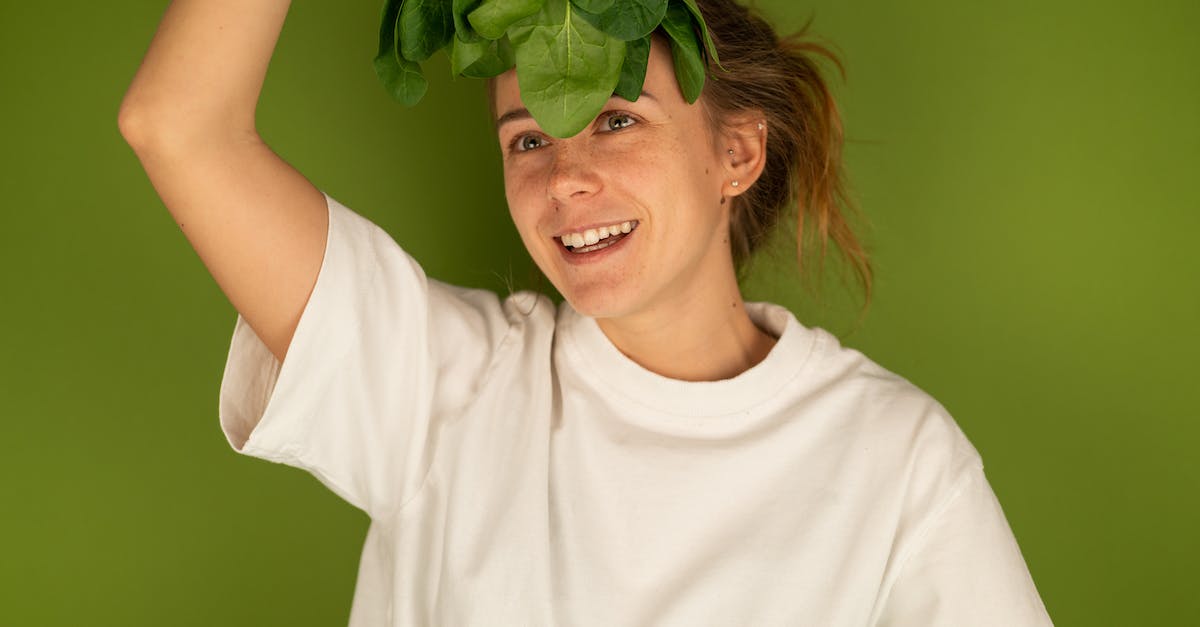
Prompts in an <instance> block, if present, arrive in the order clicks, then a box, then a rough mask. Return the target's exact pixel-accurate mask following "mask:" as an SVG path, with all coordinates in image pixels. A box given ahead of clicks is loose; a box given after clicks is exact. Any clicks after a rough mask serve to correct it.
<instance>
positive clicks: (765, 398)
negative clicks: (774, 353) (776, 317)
mask: <svg viewBox="0 0 1200 627" xmlns="http://www.w3.org/2000/svg"><path fill="white" fill-rule="evenodd" d="M784 332H785V333H786V332H787V329H786V327H785V329H784ZM577 333H578V332H577V331H576V332H575V333H571V334H569V337H568V343H569V344H570V350H571V354H572V357H573V358H574V360H575V361H576V362H580V363H583V362H584V361H585V360H583V356H582V355H581V354H580V348H579V341H578V339H577V337H576V334H577ZM825 341H826V340H825V338H824V337H823V336H822V335H821V334H819V333H814V334H813V339H812V341H811V342H810V343H809V350H808V351H807V352H806V353H805V355H804V360H803V361H802V362H801V363H800V364H798V365H797V366H796V370H795V372H793V373H792V376H790V377H788V378H787V379H784V380H782V381H780V382H779V384H778V385H777V386H774V388H773V389H772V390H770V391H769V392H768V393H767V394H763V395H761V398H760V399H759V400H758V401H757V402H754V403H752V404H750V405H745V406H743V407H739V408H737V409H733V410H730V411H726V412H722V413H719V414H708V415H701V416H697V415H695V414H692V413H676V412H673V411H670V410H667V409H663V408H661V407H655V406H653V405H650V404H648V403H646V402H645V401H643V400H642V399H640V398H638V397H636V396H631V395H630V394H628V393H627V392H626V391H625V390H624V389H623V388H621V387H619V386H618V387H617V388H615V391H616V392H617V393H618V394H620V395H621V396H622V397H624V398H625V399H626V400H628V401H630V402H632V403H635V404H637V405H638V406H640V407H643V408H645V409H648V410H651V411H654V412H658V413H660V414H663V415H667V416H671V417H673V418H688V419H690V420H693V421H697V422H707V421H710V420H711V421H715V420H719V419H721V418H724V417H727V416H735V415H739V414H745V413H753V412H754V410H756V409H758V408H759V407H762V406H763V405H766V404H767V403H769V402H771V401H772V400H773V399H774V397H775V394H776V393H777V392H778V391H779V390H781V389H783V388H785V387H787V386H788V385H790V384H791V383H792V382H794V381H795V380H796V379H797V378H799V377H800V375H802V374H804V373H805V372H806V371H807V370H808V364H809V363H810V362H811V361H812V359H813V356H814V355H815V354H817V353H818V352H819V351H820V350H822V349H823V348H824V342H825ZM584 376H586V377H588V378H589V379H591V378H592V377H591V375H584Z"/></svg>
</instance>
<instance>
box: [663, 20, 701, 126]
mask: <svg viewBox="0 0 1200 627" xmlns="http://www.w3.org/2000/svg"><path fill="white" fill-rule="evenodd" d="M662 26H663V30H665V31H667V35H668V36H669V37H670V38H671V59H672V60H674V61H675V78H676V79H677V80H678V81H679V88H680V89H681V90H682V91H683V97H684V99H685V100H687V101H688V103H689V104H691V103H694V102H696V99H697V98H699V97H700V91H701V90H703V89H704V59H703V57H701V55H700V45H699V44H698V43H696V31H695V30H694V29H693V28H692V16H691V15H690V14H689V13H688V9H687V7H686V6H684V5H683V4H680V3H679V2H677V1H675V0H672V2H671V6H670V8H668V9H667V15H666V17H664V18H663V22H662Z"/></svg>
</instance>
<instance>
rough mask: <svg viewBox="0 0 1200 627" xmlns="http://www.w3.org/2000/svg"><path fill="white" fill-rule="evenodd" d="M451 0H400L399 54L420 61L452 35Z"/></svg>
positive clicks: (444, 43)
mask: <svg viewBox="0 0 1200 627" xmlns="http://www.w3.org/2000/svg"><path fill="white" fill-rule="evenodd" d="M453 8H454V7H453V3H452V0H404V4H403V6H402V7H401V8H400V31H399V32H400V54H402V55H403V56H404V58H405V59H408V60H409V61H424V60H425V59H428V58H429V57H430V55H432V54H433V53H435V52H437V51H438V50H441V49H442V48H444V47H445V46H446V44H448V43H450V38H451V37H453V36H454V11H453Z"/></svg>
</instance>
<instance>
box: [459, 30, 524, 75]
mask: <svg viewBox="0 0 1200 627" xmlns="http://www.w3.org/2000/svg"><path fill="white" fill-rule="evenodd" d="M514 63H516V58H515V57H514V56H513V49H512V44H511V43H509V41H508V37H501V38H500V39H497V40H495V41H489V42H487V49H486V50H484V51H483V56H482V57H480V58H479V60H478V61H476V62H475V63H472V64H471V66H470V67H467V68H466V69H464V70H463V71H462V75H463V76H466V77H468V78H492V77H493V76H499V75H501V74H503V73H505V72H507V71H508V70H509V68H511V67H512V66H513V64H514Z"/></svg>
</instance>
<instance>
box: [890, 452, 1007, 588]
mask: <svg viewBox="0 0 1200 627" xmlns="http://www.w3.org/2000/svg"><path fill="white" fill-rule="evenodd" d="M982 470H983V466H982V465H981V464H978V463H976V464H972V465H971V466H968V467H967V469H966V470H965V471H963V474H962V476H960V477H959V478H957V479H955V481H954V483H953V484H951V486H950V494H948V495H947V496H946V498H945V499H944V500H943V501H942V502H941V503H939V504H938V505H937V507H935V508H934V509H933V511H932V512H930V513H929V515H928V516H927V517H926V518H925V520H924V522H922V523H921V526H920V527H918V528H917V531H916V532H915V533H914V534H913V539H912V542H910V543H909V545H908V548H906V549H905V550H904V552H903V553H901V554H900V558H899V559H898V560H897V566H896V571H895V575H894V576H893V577H892V578H891V582H890V583H888V585H887V588H886V589H885V590H884V591H883V594H882V595H880V598H881V599H882V600H883V602H884V603H885V604H886V602H887V599H888V598H889V597H890V596H891V593H892V589H893V588H894V587H895V585H896V582H897V581H899V580H900V576H901V575H902V574H903V573H904V571H905V569H906V568H907V567H908V565H909V563H910V562H911V561H912V559H913V557H914V556H915V555H916V554H917V553H919V552H920V549H922V548H924V546H925V540H926V537H927V536H928V535H929V534H930V532H931V531H932V530H933V528H934V527H935V526H936V525H937V523H938V522H940V521H941V519H942V517H943V516H944V515H945V514H946V512H947V511H949V509H950V506H951V505H953V504H954V502H955V501H957V500H958V498H959V497H960V496H961V495H962V494H963V493H964V492H965V491H966V489H967V486H968V485H969V484H970V483H971V482H972V481H974V480H975V479H976V475H977V473H976V472H973V471H982Z"/></svg>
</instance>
